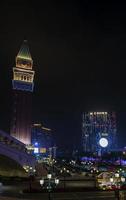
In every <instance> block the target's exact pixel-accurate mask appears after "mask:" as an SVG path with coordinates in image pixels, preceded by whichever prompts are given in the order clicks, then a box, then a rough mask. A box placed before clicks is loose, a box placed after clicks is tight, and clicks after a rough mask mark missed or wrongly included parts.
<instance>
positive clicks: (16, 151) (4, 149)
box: [0, 130, 36, 171]
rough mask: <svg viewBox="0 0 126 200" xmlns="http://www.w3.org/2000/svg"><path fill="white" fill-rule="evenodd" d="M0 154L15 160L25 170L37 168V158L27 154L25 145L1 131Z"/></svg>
mask: <svg viewBox="0 0 126 200" xmlns="http://www.w3.org/2000/svg"><path fill="white" fill-rule="evenodd" d="M0 154H1V155H4V156H6V157H9V158H11V159H12V160H15V161H16V162H17V163H18V164H20V165H21V166H22V167H23V168H24V169H28V168H31V167H32V169H34V167H35V163H36V161H35V158H34V157H33V156H32V155H31V154H28V153H27V149H26V147H25V144H23V143H22V142H20V141H18V140H17V139H15V138H14V137H12V136H10V135H9V134H7V133H5V132H4V131H2V130H0ZM26 171H27V170H26Z"/></svg>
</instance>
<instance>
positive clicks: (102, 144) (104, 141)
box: [99, 138, 108, 148]
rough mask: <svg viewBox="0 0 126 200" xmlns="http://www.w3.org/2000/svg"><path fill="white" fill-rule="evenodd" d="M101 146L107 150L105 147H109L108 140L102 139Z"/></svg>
mask: <svg viewBox="0 0 126 200" xmlns="http://www.w3.org/2000/svg"><path fill="white" fill-rule="evenodd" d="M99 144H100V146H101V147H103V148H105V147H107V146H108V140H107V139H106V138H101V139H100V140H99Z"/></svg>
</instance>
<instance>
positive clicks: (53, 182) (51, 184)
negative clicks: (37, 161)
mask: <svg viewBox="0 0 126 200" xmlns="http://www.w3.org/2000/svg"><path fill="white" fill-rule="evenodd" d="M58 184H59V179H57V178H52V174H47V178H46V179H41V180H40V185H41V186H43V187H44V188H46V189H47V191H48V199H49V200H51V191H52V190H53V188H55V187H56V186H57V185H58Z"/></svg>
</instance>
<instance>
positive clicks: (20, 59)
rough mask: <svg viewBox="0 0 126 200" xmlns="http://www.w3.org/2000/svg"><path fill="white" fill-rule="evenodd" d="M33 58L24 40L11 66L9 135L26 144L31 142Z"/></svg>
mask: <svg viewBox="0 0 126 200" xmlns="http://www.w3.org/2000/svg"><path fill="white" fill-rule="evenodd" d="M32 67H33V60H32V57H31V54H30V51H29V47H28V45H27V41H24V42H23V44H22V46H21V48H20V50H19V52H18V54H17V56H16V66H15V67H13V80H12V85H13V97H14V98H13V107H12V109H13V110H12V121H11V130H10V132H11V135H12V136H13V137H15V138H16V139H18V140H19V141H21V142H23V143H24V144H26V145H29V144H31V125H32V122H31V120H32V119H31V115H32V114H31V100H32V92H33V87H34V82H33V81H34V74H35V72H34V71H33V70H32Z"/></svg>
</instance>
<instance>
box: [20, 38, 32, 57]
mask: <svg viewBox="0 0 126 200" xmlns="http://www.w3.org/2000/svg"><path fill="white" fill-rule="evenodd" d="M17 58H22V59H24V60H32V57H31V54H30V51H29V47H28V42H27V40H24V41H23V44H22V45H21V48H20V50H19V52H18V54H17Z"/></svg>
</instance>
